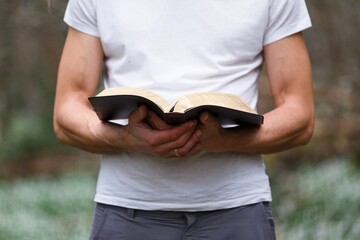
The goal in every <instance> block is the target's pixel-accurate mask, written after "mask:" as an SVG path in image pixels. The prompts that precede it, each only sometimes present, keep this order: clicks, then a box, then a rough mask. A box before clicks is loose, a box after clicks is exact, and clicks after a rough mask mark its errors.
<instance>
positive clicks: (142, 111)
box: [129, 105, 148, 124]
mask: <svg viewBox="0 0 360 240" xmlns="http://www.w3.org/2000/svg"><path fill="white" fill-rule="evenodd" d="M147 115H148V109H147V107H146V106H144V105H141V106H140V107H138V108H137V109H136V110H135V111H133V112H132V113H130V115H129V124H130V123H140V122H142V121H143V120H144V119H145V118H146V117H147Z"/></svg>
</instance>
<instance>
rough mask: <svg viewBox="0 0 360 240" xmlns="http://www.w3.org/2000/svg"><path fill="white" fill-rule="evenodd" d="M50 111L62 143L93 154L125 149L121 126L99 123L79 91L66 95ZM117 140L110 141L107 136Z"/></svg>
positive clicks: (85, 98)
mask: <svg viewBox="0 0 360 240" xmlns="http://www.w3.org/2000/svg"><path fill="white" fill-rule="evenodd" d="M63 99H64V100H63V101H62V104H58V105H57V106H56V107H55V111H54V130H55V133H56V135H57V137H58V138H59V139H60V140H61V141H62V142H63V143H65V144H68V145H71V146H74V147H76V148H79V149H82V150H85V151H89V152H93V153H116V152H120V151H122V150H123V149H126V146H124V144H125V143H126V141H122V140H123V139H122V138H123V135H124V129H123V127H122V126H117V125H114V124H110V123H104V122H101V121H100V120H99V119H98V117H97V116H96V113H95V112H94V111H93V110H92V109H91V107H90V105H89V103H88V102H87V97H86V96H82V94H81V93H77V94H76V93H73V94H67V96H64V98H63ZM114 138H116V139H118V141H117V142H116V143H115V142H112V141H109V140H108V139H114Z"/></svg>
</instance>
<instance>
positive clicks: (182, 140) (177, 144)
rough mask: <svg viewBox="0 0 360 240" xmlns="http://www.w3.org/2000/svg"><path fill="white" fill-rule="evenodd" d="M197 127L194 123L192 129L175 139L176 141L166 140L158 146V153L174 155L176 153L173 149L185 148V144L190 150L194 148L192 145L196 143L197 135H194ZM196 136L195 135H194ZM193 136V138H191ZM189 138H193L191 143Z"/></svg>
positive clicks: (185, 151)
mask: <svg viewBox="0 0 360 240" xmlns="http://www.w3.org/2000/svg"><path fill="white" fill-rule="evenodd" d="M195 128H196V124H194V126H193V127H192V129H191V130H190V131H187V132H186V133H184V134H183V135H182V136H180V137H179V138H178V139H176V140H174V141H169V142H165V143H163V144H160V145H158V146H156V149H155V151H156V153H157V154H158V155H161V156H163V155H164V156H165V155H166V156H169V155H170V156H172V155H174V154H173V153H174V152H173V151H174V149H179V148H183V147H184V146H186V149H188V150H190V149H191V148H192V146H193V145H194V144H195V142H196V141H197V140H196V136H197V135H194V131H195ZM192 136H194V137H192ZM191 138H193V139H191ZM189 139H191V141H190V143H188V141H189ZM188 150H184V151H183V152H184V153H187V151H188Z"/></svg>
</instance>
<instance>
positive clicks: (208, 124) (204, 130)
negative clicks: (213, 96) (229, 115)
mask: <svg viewBox="0 0 360 240" xmlns="http://www.w3.org/2000/svg"><path fill="white" fill-rule="evenodd" d="M199 121H200V124H199V126H198V129H199V130H200V131H201V138H200V150H201V151H206V152H224V151H227V144H226V140H227V138H228V133H229V130H228V129H225V128H223V127H222V126H221V124H220V122H219V120H218V119H217V118H216V117H215V116H213V115H211V114H210V113H208V112H203V113H202V114H201V115H200V118H199Z"/></svg>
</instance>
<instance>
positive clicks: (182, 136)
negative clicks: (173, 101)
mask: <svg viewBox="0 0 360 240" xmlns="http://www.w3.org/2000/svg"><path fill="white" fill-rule="evenodd" d="M195 127H196V121H189V122H186V123H183V124H181V125H179V126H176V127H173V128H172V129H167V130H163V131H160V132H159V133H158V134H157V135H156V136H155V137H154V144H156V145H162V144H170V146H171V147H173V148H175V147H178V146H179V143H180V144H181V142H183V143H184V144H185V140H186V136H187V138H188V137H190V136H191V134H192V132H193V131H194V129H195Z"/></svg>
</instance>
